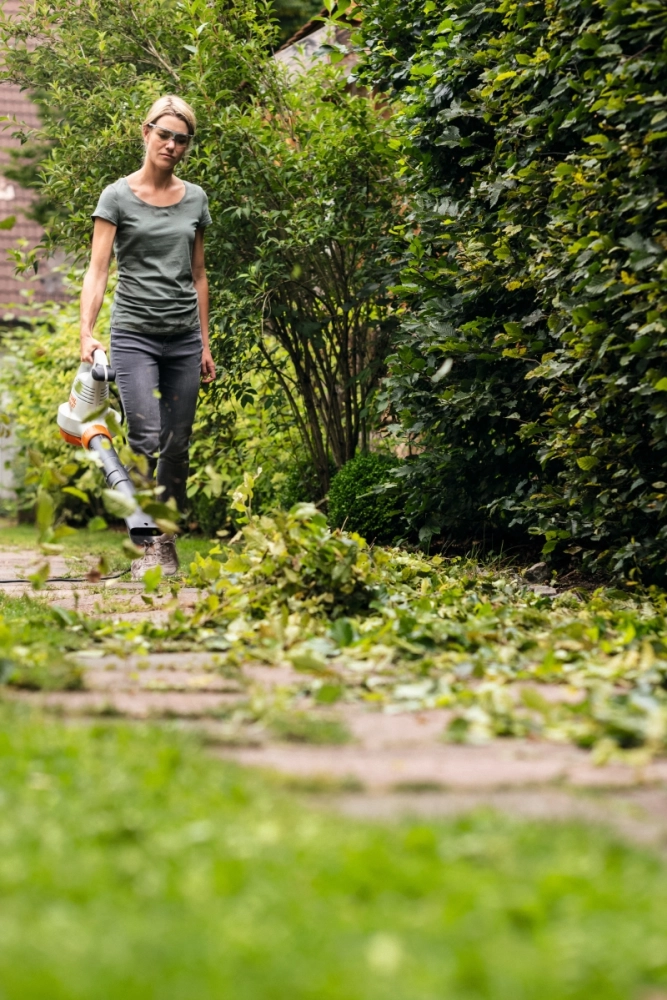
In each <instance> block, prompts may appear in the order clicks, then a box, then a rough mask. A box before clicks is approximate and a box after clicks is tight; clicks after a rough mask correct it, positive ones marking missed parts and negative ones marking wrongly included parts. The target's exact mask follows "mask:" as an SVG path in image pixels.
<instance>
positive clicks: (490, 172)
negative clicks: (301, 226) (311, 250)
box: [361, 0, 667, 576]
mask: <svg viewBox="0 0 667 1000" xmlns="http://www.w3.org/2000/svg"><path fill="white" fill-rule="evenodd" d="M364 14H365V20H364V44H365V45H366V46H367V47H368V56H367V58H366V61H365V64H364V65H363V67H362V70H361V75H362V78H363V79H364V81H365V82H366V83H367V84H371V85H373V86H375V87H379V88H384V89H385V90H387V91H389V92H390V93H393V94H395V95H399V96H400V98H401V100H402V102H403V109H402V110H400V109H399V115H400V118H401V121H400V123H399V125H400V126H402V131H403V134H404V136H405V139H404V142H403V146H402V148H401V150H400V154H401V155H402V158H403V160H402V170H403V172H404V174H405V177H406V183H407V184H408V186H410V187H411V188H412V191H413V194H414V201H413V205H414V210H413V213H412V214H411V215H406V217H405V218H404V220H403V226H402V230H401V232H402V236H403V243H402V245H401V247H400V251H401V253H402V255H403V275H402V282H403V283H402V287H401V293H402V294H403V295H404V296H405V297H406V298H407V299H409V300H411V302H412V304H413V315H412V318H411V320H410V322H409V323H408V324H407V325H406V326H405V327H404V331H403V338H402V341H401V342H400V343H399V349H398V350H397V351H396V353H395V354H394V357H393V358H392V359H391V361H390V377H389V380H388V383H387V385H386V393H385V401H386V402H387V403H389V404H391V406H392V407H393V409H394V411H395V412H396V414H397V415H398V416H399V418H400V419H401V421H402V423H403V426H404V428H405V430H406V432H407V433H408V435H412V436H413V437H416V438H418V439H419V441H420V443H421V445H422V446H423V451H422V453H421V454H420V455H418V456H417V457H416V458H415V459H413V460H412V461H411V463H409V464H408V467H407V473H408V474H407V476H406V480H405V481H406V483H407V486H408V492H409V501H408V505H407V513H408V516H409V517H410V519H411V521H412V523H413V525H415V526H416V527H418V528H422V530H426V533H429V532H431V533H433V532H440V531H442V530H443V529H448V528H451V529H452V530H455V529H456V524H457V518H458V519H459V520H468V519H469V517H470V516H471V512H473V513H472V516H474V517H475V518H476V519H477V520H478V521H479V520H484V519H489V520H492V521H495V522H496V523H502V524H505V525H506V526H507V527H509V526H513V527H517V526H518V527H520V528H521V529H522V530H524V531H525V530H528V531H530V532H533V533H536V534H539V535H541V536H542V537H543V539H544V542H545V544H544V552H545V554H548V553H551V552H556V551H561V550H565V552H567V553H569V554H571V555H577V554H581V555H583V556H584V557H585V558H586V559H587V560H588V561H589V564H597V565H604V566H605V567H606V568H612V569H613V570H615V571H616V572H619V573H625V574H632V573H633V572H635V570H636V568H638V567H641V568H646V569H648V570H649V573H650V574H652V575H653V576H662V575H664V569H663V567H664V560H665V556H666V555H667V525H666V524H665V519H664V515H665V513H666V512H667V474H666V473H665V469H664V466H665V462H666V460H667V359H666V355H665V346H666V345H667V337H666V332H667V329H666V321H665V311H666V308H667V294H666V293H667V257H666V254H665V251H667V189H666V178H667V7H666V6H665V4H664V3H663V2H660V0H583V2H581V0H544V2H527V3H526V2H519V0H491V2H489V3H471V2H470V0H453V2H451V3H448V4H447V5H446V7H443V6H442V5H437V4H435V3H433V2H431V0H427V2H426V4H424V2H423V0H365V2H364ZM448 357H449V358H451V359H453V362H454V363H453V366H452V368H451V371H450V372H449V373H444V372H443V373H442V377H441V378H439V379H435V378H434V376H435V375H436V373H437V372H438V370H439V369H440V368H441V365H442V362H443V361H444V359H445V358H448ZM443 480H444V483H443ZM452 483H454V484H456V488H455V489H453V490H452V489H451V488H447V487H448V485H449V486H451V484H452ZM443 485H444V486H445V488H444V489H443ZM452 503H454V508H452Z"/></svg>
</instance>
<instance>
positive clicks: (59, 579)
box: [0, 566, 130, 584]
mask: <svg viewBox="0 0 667 1000" xmlns="http://www.w3.org/2000/svg"><path fill="white" fill-rule="evenodd" d="M129 572H130V567H129V566H127V567H126V568H125V569H122V570H121V571H120V573H110V574H109V576H101V577H100V578H99V580H95V581H92V580H89V579H88V577H87V576H49V577H47V578H46V580H44V583H93V582H94V583H103V582H104V581H105V580H117V579H118V577H120V576H125V574H126V573H129ZM3 583H30V580H28V579H26V578H25V577H24V578H23V579H21V580H18V579H17V580H0V584H3Z"/></svg>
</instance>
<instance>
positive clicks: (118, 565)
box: [0, 518, 213, 576]
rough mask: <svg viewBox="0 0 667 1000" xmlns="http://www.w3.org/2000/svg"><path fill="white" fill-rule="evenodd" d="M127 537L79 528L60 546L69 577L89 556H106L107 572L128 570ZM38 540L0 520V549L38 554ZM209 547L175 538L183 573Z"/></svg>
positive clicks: (28, 529)
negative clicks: (124, 543)
mask: <svg viewBox="0 0 667 1000" xmlns="http://www.w3.org/2000/svg"><path fill="white" fill-rule="evenodd" d="M127 537H128V536H127V532H126V531H125V530H124V529H123V528H115V529H107V530H105V531H88V530H87V529H85V528H82V529H80V530H79V531H77V532H76V534H74V535H68V536H67V537H66V538H64V539H63V540H62V543H61V544H62V545H64V548H65V551H64V552H63V555H64V556H65V558H66V559H67V561H68V567H69V574H70V575H71V576H78V575H79V574H80V573H84V572H85V571H86V569H87V567H88V566H89V565H90V562H91V558H90V557H91V556H92V557H93V561H95V560H98V559H99V558H100V557H101V556H102V555H104V556H105V557H106V560H107V564H108V566H109V572H110V573H118V572H120V570H122V569H123V567H125V566H127V567H128V569H129V565H130V562H131V560H132V556H129V555H128V554H127V553H126V552H124V551H123V548H122V546H123V542H124V541H125V539H126V538H127ZM37 539H38V532H37V529H36V528H35V526H34V525H32V524H14V523H13V522H12V521H9V520H6V519H2V518H0V549H3V548H6V549H9V548H17V549H34V550H35V551H36V552H38V551H39V549H38V540H37ZM212 544H213V543H212V542H211V541H210V539H208V538H200V537H195V536H193V535H187V536H186V537H185V538H179V539H177V541H176V547H177V550H178V555H179V559H180V561H181V566H182V567H183V570H184V571H185V572H187V570H188V567H189V565H190V563H191V562H192V560H193V559H194V556H195V552H201V553H202V554H204V553H206V552H208V550H209V549H210V548H211V545H212Z"/></svg>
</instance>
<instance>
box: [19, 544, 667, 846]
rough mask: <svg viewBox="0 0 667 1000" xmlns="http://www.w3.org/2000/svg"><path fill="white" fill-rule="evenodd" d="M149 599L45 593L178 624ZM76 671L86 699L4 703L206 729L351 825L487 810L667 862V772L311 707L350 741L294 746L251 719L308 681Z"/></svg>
mask: <svg viewBox="0 0 667 1000" xmlns="http://www.w3.org/2000/svg"><path fill="white" fill-rule="evenodd" d="M31 559H32V557H31V554H29V553H25V552H19V551H0V579H7V578H10V577H11V578H13V577H14V576H25V575H26V574H27V572H28V571H29V569H30V562H31ZM51 572H52V574H53V575H57V576H59V575H64V574H65V573H66V566H65V564H64V561H63V560H59V559H57V558H56V559H52V560H51ZM26 590H29V588H27V587H26V585H25V584H13V585H5V586H3V591H4V592H5V593H14V594H19V593H21V592H23V591H26ZM141 591H142V588H141V585H140V584H132V583H126V582H124V581H123V582H121V581H117V580H116V581H109V582H108V583H107V584H96V585H91V584H69V583H57V584H49V585H47V587H46V588H45V590H44V591H42V594H43V596H44V598H45V599H46V600H47V601H49V602H50V603H52V604H57V605H59V606H60V607H63V608H66V609H68V608H69V609H72V608H74V607H78V609H79V610H80V611H83V612H84V613H90V614H95V615H97V616H107V617H109V618H116V617H118V618H123V619H128V618H134V617H149V618H151V620H153V621H156V620H157V621H159V620H160V618H161V617H163V616H166V615H167V614H168V611H166V610H164V609H163V608H162V606H163V605H164V604H165V603H168V602H169V601H171V600H173V598H172V597H171V595H170V594H169V593H167V594H166V595H164V596H163V597H160V598H158V599H156V601H155V606H154V607H147V605H146V604H145V603H144V601H143V600H142V596H141ZM196 597H197V592H196V591H195V590H192V589H189V588H183V589H181V591H180V593H179V595H178V603H179V605H180V606H181V607H184V608H188V607H192V606H193V605H194V603H195V600H196ZM79 662H80V663H81V665H82V667H83V673H84V689H83V690H81V691H70V692H48V693H46V692H25V691H11V690H7V689H5V691H4V692H3V697H5V698H9V699H15V700H21V701H25V702H28V703H31V704H35V705H39V706H40V707H42V708H43V709H45V710H46V711H49V712H56V713H58V714H62V715H67V716H72V717H79V718H81V717H99V716H108V717H113V716H120V717H125V718H129V719H135V720H147V719H152V720H171V723H172V724H178V725H181V726H183V727H196V728H197V730H198V731H200V732H201V733H202V734H203V736H204V738H205V740H206V743H207V745H208V747H209V750H210V752H211V753H213V754H215V755H217V756H219V757H221V758H224V759H229V760H234V761H237V762H238V763H240V764H243V765H246V766H251V767H258V768H263V769H267V770H271V771H273V772H278V773H279V774H281V775H282V776H283V780H284V781H285V783H286V784H287V785H289V786H290V787H292V788H295V789H298V790H301V791H302V792H304V793H310V794H317V795H319V796H320V797H321V798H322V800H323V801H326V802H330V803H331V804H332V805H335V806H336V808H339V809H342V810H344V811H345V812H347V813H350V814H351V815H356V816H363V817H367V818H368V817H379V818H386V817H389V816H397V815H402V814H405V813H410V814H414V815H423V816H434V815H448V814H452V813H456V812H461V811H465V810H468V809H470V808H472V807H476V806H490V807H493V808H495V809H499V810H503V811H507V812H509V813H511V814H516V815H523V816H529V817H530V816H533V817H539V818H545V817H552V818H554V819H561V818H565V817H570V816H576V817H580V818H583V819H586V820H590V821H593V822H603V823H611V824H613V825H614V826H615V827H616V828H617V829H618V830H619V831H621V832H622V833H623V834H624V835H627V836H630V837H632V838H633V839H636V840H638V841H641V842H645V843H651V844H654V845H657V846H659V847H661V848H665V849H667V759H661V760H657V761H654V762H652V763H651V764H649V765H647V766H646V767H643V768H641V769H636V768H632V767H629V766H624V765H618V764H614V765H607V766H606V767H596V766H595V765H594V764H593V763H592V761H591V758H590V755H589V754H588V753H586V752H584V751H583V750H579V749H577V748H576V747H573V746H570V745H558V744H553V743H546V742H540V741H527V740H495V741H494V742H492V743H490V744H487V745H484V746H460V745H451V744H446V743H444V742H443V741H442V733H443V731H444V729H445V726H446V723H447V721H448V713H447V711H446V710H429V711H422V712H403V713H392V714H388V713H383V712H381V711H378V710H376V709H373V708H370V707H369V708H367V707H365V706H363V705H358V704H342V705H341V704H339V705H337V706H335V708H333V709H330V710H324V709H321V708H319V707H317V706H314V705H312V704H311V703H310V701H309V699H307V698H304V699H303V701H302V705H300V708H301V707H303V709H304V710H306V711H307V712H308V713H310V714H311V715H314V716H316V717H317V716H319V717H321V718H322V719H325V720H326V719H330V718H336V719H337V720H339V721H340V722H341V723H342V724H344V726H345V727H346V728H347V730H348V731H349V733H350V736H351V739H350V742H349V743H347V744H345V745H342V746H316V745H312V744H308V743H297V742H290V741H289V740H286V739H283V740H280V739H277V738H276V737H275V735H274V734H273V733H272V731H271V729H270V727H265V726H262V725H260V724H259V723H258V722H257V721H256V716H254V715H253V712H252V710H251V709H252V705H253V703H256V702H257V701H258V700H259V701H264V702H266V700H267V699H274V700H275V699H276V697H278V698H280V697H281V696H284V699H285V700H287V699H288V698H289V696H290V694H291V693H293V690H294V688H295V687H297V686H298V685H301V684H302V682H303V678H304V675H303V674H298V673H296V672H295V671H294V670H293V669H292V668H291V667H288V666H281V667H277V668H276V667H270V666H264V665H258V664H247V665H244V666H243V667H241V668H239V669H238V670H230V669H229V668H226V669H224V670H223V669H222V667H221V664H220V660H219V657H216V655H215V654H214V653H202V652H169V653H151V654H148V655H145V656H142V655H133V656H129V657H127V658H120V657H119V656H117V655H100V650H90V651H88V652H87V653H85V654H81V655H80V656H79ZM546 693H548V694H551V695H552V696H553V695H554V694H558V692H546Z"/></svg>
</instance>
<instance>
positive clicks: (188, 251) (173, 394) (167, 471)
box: [81, 95, 215, 579]
mask: <svg viewBox="0 0 667 1000" xmlns="http://www.w3.org/2000/svg"><path fill="white" fill-rule="evenodd" d="M195 124H196V123H195V116H194V112H193V111H192V108H191V107H190V106H189V105H188V104H186V102H185V101H183V100H182V99H181V98H179V97H174V96H170V95H169V96H166V97H161V98H160V99H159V100H157V101H156V102H155V104H154V105H153V107H152V108H151V109H150V111H149V113H148V116H147V118H146V120H145V121H144V123H143V126H142V130H143V138H144V145H145V149H146V154H145V157H144V162H143V166H142V167H141V169H140V170H137V171H136V172H135V173H133V174H130V175H129V176H128V177H122V178H121V179H120V180H118V181H116V182H115V184H110V185H109V187H107V188H105V189H104V191H103V192H102V194H101V196H100V200H99V202H98V204H97V208H96V209H95V211H94V212H93V219H94V231H93V245H92V254H91V262H90V267H89V269H88V272H87V273H86V277H85V279H84V282H83V290H82V293H81V359H82V361H91V362H92V360H93V351H94V350H96V349H97V348H99V347H102V345H101V344H100V342H99V341H98V340H96V339H95V337H94V335H93V328H94V325H95V320H96V319H97V316H98V313H99V311H100V307H101V305H102V301H103V298H104V293H105V291H106V286H107V280H108V276H109V262H110V260H111V253H112V250H115V254H116V261H117V266H118V286H117V289H116V294H115V297H114V301H113V308H112V312H111V357H112V360H113V365H114V367H115V369H116V382H117V384H118V388H119V391H120V398H121V401H122V404H123V409H124V411H125V416H126V419H127V425H128V440H129V444H130V447H131V448H132V451H133V452H134V453H135V454H137V455H144V456H145V457H146V459H147V462H148V468H149V471H150V474H151V476H152V475H153V473H154V471H155V468H156V466H157V482H158V486H161V487H162V491H161V493H160V499H161V500H163V501H164V500H168V499H170V498H172V497H173V499H174V500H175V501H176V504H177V506H178V509H179V510H180V511H182V510H183V509H184V507H185V483H186V479H187V476H188V448H189V444H190V433H191V431H192V423H193V420H194V415H195V408H196V405H197V395H198V392H199V383H200V379H201V381H203V382H212V381H213V379H214V378H215V365H214V363H213V358H212V357H211V351H210V348H209V339H208V282H207V280H206V270H205V266H204V229H205V227H206V226H208V225H209V224H210V222H211V217H210V215H209V211H208V200H207V198H206V195H205V193H204V192H203V191H202V189H201V188H200V187H198V186H197V185H196V184H189V183H188V182H187V181H183V180H181V179H180V178H179V177H177V176H176V175H175V173H174V171H175V169H176V167H177V166H178V164H179V163H180V162H181V160H183V158H184V157H185V155H186V153H187V150H188V148H189V146H190V144H191V142H192V138H193V136H194V134H195ZM158 563H159V564H160V565H161V566H162V571H163V573H165V574H173V573H175V572H176V571H177V569H178V558H177V556H176V547H175V545H174V542H173V539H172V538H171V537H169V536H167V535H161V536H159V537H158V538H156V539H154V540H153V541H152V542H150V543H148V544H147V546H146V552H145V554H144V556H143V557H142V558H141V559H137V560H136V561H135V562H133V563H132V575H133V577H134V578H135V579H139V578H141V576H142V575H143V573H144V571H145V570H146V569H148V568H149V567H151V566H155V565H156V564H158Z"/></svg>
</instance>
